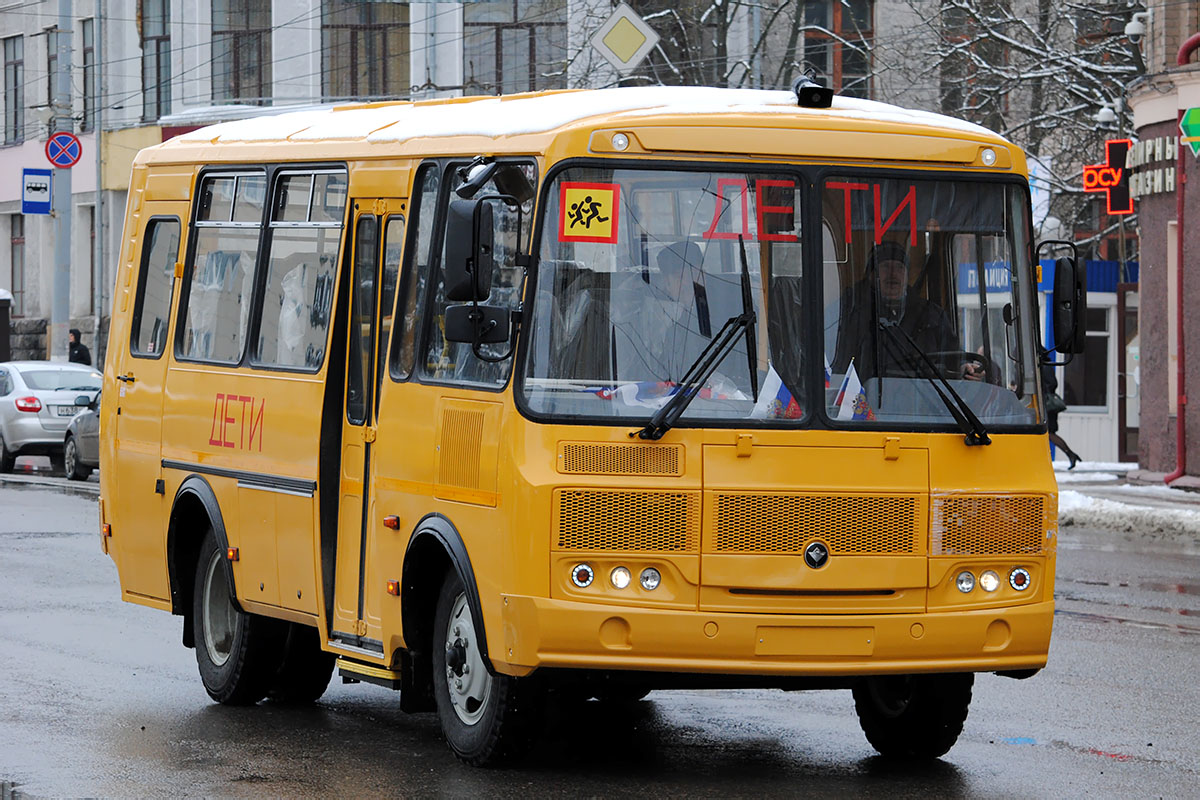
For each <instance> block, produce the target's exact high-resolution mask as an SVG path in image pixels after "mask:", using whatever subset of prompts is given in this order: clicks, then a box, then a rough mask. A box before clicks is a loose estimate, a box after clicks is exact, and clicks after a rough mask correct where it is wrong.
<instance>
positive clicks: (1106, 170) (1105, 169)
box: [1083, 139, 1133, 216]
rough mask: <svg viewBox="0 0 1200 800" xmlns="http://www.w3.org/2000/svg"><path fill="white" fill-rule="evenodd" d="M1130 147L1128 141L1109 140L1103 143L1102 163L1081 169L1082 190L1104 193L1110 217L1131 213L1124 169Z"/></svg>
mask: <svg viewBox="0 0 1200 800" xmlns="http://www.w3.org/2000/svg"><path fill="white" fill-rule="evenodd" d="M1132 146H1133V143H1132V142H1130V141H1129V140H1128V139H1109V140H1108V141H1107V142H1105V143H1104V155H1105V159H1104V163H1103V164H1088V165H1087V166H1085V167H1084V168H1083V190H1084V191H1085V192H1106V193H1107V196H1108V213H1109V214H1110V215H1114V216H1116V215H1120V214H1132V213H1133V197H1132V196H1131V195H1130V193H1129V174H1128V172H1127V170H1126V169H1125V156H1126V154H1127V153H1128V152H1129V148H1130V147H1132Z"/></svg>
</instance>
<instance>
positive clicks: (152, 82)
mask: <svg viewBox="0 0 1200 800" xmlns="http://www.w3.org/2000/svg"><path fill="white" fill-rule="evenodd" d="M140 3H141V9H142V119H144V120H146V121H147V122H152V121H154V120H157V119H158V118H159V117H165V116H166V115H167V114H170V113H171V37H170V34H169V33H168V31H169V30H170V23H171V3H170V0H140Z"/></svg>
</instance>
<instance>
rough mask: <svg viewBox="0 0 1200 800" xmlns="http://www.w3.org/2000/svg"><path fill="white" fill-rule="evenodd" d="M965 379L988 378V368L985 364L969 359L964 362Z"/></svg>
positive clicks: (979, 379) (981, 379) (978, 379)
mask: <svg viewBox="0 0 1200 800" xmlns="http://www.w3.org/2000/svg"><path fill="white" fill-rule="evenodd" d="M963 379H964V380H968V381H983V380H987V370H986V369H985V368H984V366H983V364H979V363H976V362H974V361H968V362H967V363H965V364H963Z"/></svg>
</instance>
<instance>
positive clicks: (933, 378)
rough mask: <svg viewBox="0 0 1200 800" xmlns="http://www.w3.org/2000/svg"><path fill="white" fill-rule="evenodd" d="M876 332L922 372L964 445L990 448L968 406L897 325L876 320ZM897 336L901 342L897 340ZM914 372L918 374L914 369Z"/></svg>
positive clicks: (989, 442)
mask: <svg viewBox="0 0 1200 800" xmlns="http://www.w3.org/2000/svg"><path fill="white" fill-rule="evenodd" d="M879 329H880V330H881V331H885V332H886V333H887V334H888V335H889V336H890V337H891V341H893V342H896V343H897V344H899V345H900V346H901V348H902V349H904V350H905V352H906V353H907V354H908V361H909V363H910V364H913V363H915V364H916V365H917V366H918V367H924V368H925V369H924V372H925V374H924V375H922V377H923V378H925V380H927V381H929V385H930V386H932V387H933V390H934V391H935V392H937V396H938V397H939V398H941V401H942V403H944V404H945V406H946V408H947V410H949V411H950V415H951V416H952V417H954V421H955V422H956V423H958V427H959V428H961V429H962V432H963V433H964V434H966V437H965V441H966V443H967V445H968V446H975V445H985V444H991V443H992V440H991V438H989V437H988V432H987V428H985V427H984V426H983V423H982V422H980V421H979V417H977V416H975V412H974V411H972V410H971V406H969V405H968V404H967V401H965V400H963V399H962V397H961V396H960V395H959V393H958V392H956V391H954V387H953V386H951V385H950V382H949V381H948V380H946V378H945V376H943V375H942V373H941V372H940V371H939V370H938V368H937V367H935V366H934V364H933V362H932V361H930V360H929V356H927V355H925V351H924V350H922V349H921V348H920V346H919V345H918V344H917V343H916V342H914V341H913V338H912V337H911V336H909V335H908V331H906V330H904V328H901V327H900V323H899V322H896V321H895V320H889V319H883V318H880V320H879ZM896 331H900V335H899V336H898V335H897V334H896ZM901 336H903V337H904V338H901ZM918 371H921V370H920V369H918ZM938 381H941V384H942V385H941V386H939V385H938ZM943 386H944V387H945V389H946V392H949V393H950V396H949V397H947V396H946V392H943V391H942V387H943ZM951 398H953V399H951Z"/></svg>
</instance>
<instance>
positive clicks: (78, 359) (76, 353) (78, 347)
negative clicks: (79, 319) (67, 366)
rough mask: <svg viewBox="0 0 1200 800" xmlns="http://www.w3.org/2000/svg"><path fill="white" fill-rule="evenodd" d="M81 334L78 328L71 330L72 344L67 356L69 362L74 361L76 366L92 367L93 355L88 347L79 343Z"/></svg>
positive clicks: (70, 338)
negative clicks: (85, 365)
mask: <svg viewBox="0 0 1200 800" xmlns="http://www.w3.org/2000/svg"><path fill="white" fill-rule="evenodd" d="M79 337H80V333H79V329H78V328H71V335H70V337H69V340H70V342H71V347H70V352H69V353H68V355H67V361H73V362H75V363H76V364H87V365H88V366H89V367H90V366H91V365H92V353H91V351H89V350H88V349H87V345H85V344H84V343H83V342H81V341H79Z"/></svg>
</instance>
